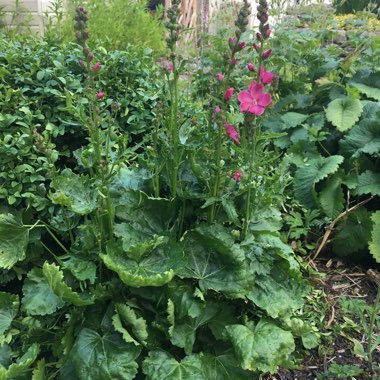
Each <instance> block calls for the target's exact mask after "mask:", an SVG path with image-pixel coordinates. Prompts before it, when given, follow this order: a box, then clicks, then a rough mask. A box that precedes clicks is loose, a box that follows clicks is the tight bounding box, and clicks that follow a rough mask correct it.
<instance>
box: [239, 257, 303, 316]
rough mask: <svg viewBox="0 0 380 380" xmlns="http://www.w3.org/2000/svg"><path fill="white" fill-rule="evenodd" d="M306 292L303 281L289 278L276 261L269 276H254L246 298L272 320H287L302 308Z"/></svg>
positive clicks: (287, 273)
mask: <svg viewBox="0 0 380 380" xmlns="http://www.w3.org/2000/svg"><path fill="white" fill-rule="evenodd" d="M307 290H308V287H307V286H306V284H305V282H304V281H302V280H300V279H298V278H293V277H290V276H289V272H288V271H287V270H284V269H282V268H281V266H280V263H279V262H278V261H277V262H275V263H274V264H272V268H271V271H270V272H269V274H260V275H257V276H256V281H255V285H254V286H253V289H252V290H251V291H250V292H249V294H248V296H247V297H248V299H250V300H251V301H253V302H254V303H255V304H256V305H257V306H258V307H260V308H261V309H263V310H265V311H266V312H267V314H268V315H269V316H271V317H272V318H279V317H282V318H288V317H289V316H290V315H291V314H293V313H294V312H295V311H296V310H299V309H300V308H301V307H302V306H303V304H304V297H305V296H306V293H307Z"/></svg>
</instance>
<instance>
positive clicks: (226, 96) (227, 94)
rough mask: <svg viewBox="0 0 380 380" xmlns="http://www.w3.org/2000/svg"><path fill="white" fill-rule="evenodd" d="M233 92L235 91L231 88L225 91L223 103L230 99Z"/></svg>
mask: <svg viewBox="0 0 380 380" xmlns="http://www.w3.org/2000/svg"><path fill="white" fill-rule="evenodd" d="M234 92H235V89H234V88H232V87H230V88H229V89H228V90H227V91H226V93H225V94H224V100H225V101H228V100H230V99H231V96H232V95H233V94H234Z"/></svg>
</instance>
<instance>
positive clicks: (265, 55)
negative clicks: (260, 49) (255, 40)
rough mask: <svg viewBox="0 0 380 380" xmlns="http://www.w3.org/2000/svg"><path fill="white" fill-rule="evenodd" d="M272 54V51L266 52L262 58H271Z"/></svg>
mask: <svg viewBox="0 0 380 380" xmlns="http://www.w3.org/2000/svg"><path fill="white" fill-rule="evenodd" d="M271 54H272V49H268V50H265V51H264V53H263V55H262V57H263V59H267V58H269V56H270V55H271Z"/></svg>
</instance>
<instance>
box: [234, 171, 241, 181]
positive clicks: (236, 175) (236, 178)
mask: <svg viewBox="0 0 380 380" xmlns="http://www.w3.org/2000/svg"><path fill="white" fill-rule="evenodd" d="M242 176H243V173H242V172H239V171H237V172H234V174H233V178H234V180H235V181H236V182H239V181H240V179H241V177H242Z"/></svg>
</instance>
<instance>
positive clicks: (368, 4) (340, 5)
mask: <svg viewBox="0 0 380 380" xmlns="http://www.w3.org/2000/svg"><path fill="white" fill-rule="evenodd" d="M379 5H380V2H379V0H334V7H335V8H336V11H337V13H353V12H357V11H362V10H364V9H366V8H369V9H372V10H374V9H376V8H378V7H379Z"/></svg>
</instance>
